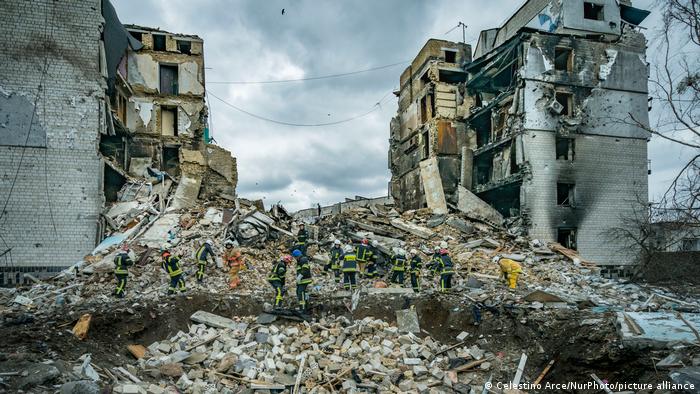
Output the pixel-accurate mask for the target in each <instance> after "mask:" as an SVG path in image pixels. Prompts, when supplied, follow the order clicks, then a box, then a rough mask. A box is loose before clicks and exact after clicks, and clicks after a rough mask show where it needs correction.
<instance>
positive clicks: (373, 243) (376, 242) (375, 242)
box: [372, 239, 379, 248]
mask: <svg viewBox="0 0 700 394" xmlns="http://www.w3.org/2000/svg"><path fill="white" fill-rule="evenodd" d="M372 246H374V247H375V248H376V247H377V246H379V241H377V240H376V239H373V240H372Z"/></svg>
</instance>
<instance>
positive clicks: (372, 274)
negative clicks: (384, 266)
mask: <svg viewBox="0 0 700 394" xmlns="http://www.w3.org/2000/svg"><path fill="white" fill-rule="evenodd" d="M378 247H379V242H377V240H376V239H374V240H372V249H371V251H372V254H371V255H370V257H369V262H367V271H366V273H365V276H366V277H368V278H370V279H374V278H376V277H377V275H378V274H377V263H378V260H379V253H381V252H380V251H379V248H378Z"/></svg>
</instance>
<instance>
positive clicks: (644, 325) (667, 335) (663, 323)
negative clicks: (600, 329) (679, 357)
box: [617, 312, 700, 348]
mask: <svg viewBox="0 0 700 394" xmlns="http://www.w3.org/2000/svg"><path fill="white" fill-rule="evenodd" d="M625 313H626V314H627V316H628V318H630V319H632V320H633V322H634V323H635V324H636V325H637V326H638V327H639V328H640V329H641V334H639V335H637V334H636V333H635V330H634V329H633V328H632V327H630V326H629V323H628V322H627V321H625ZM625 313H623V312H617V326H618V330H619V334H620V336H621V337H622V342H623V344H625V345H626V346H633V347H637V348H646V347H652V348H666V347H668V346H670V345H672V344H674V343H678V342H685V343H696V341H697V338H696V337H695V334H694V333H693V330H691V329H690V328H689V327H688V326H687V325H686V324H685V323H684V322H683V320H681V319H679V318H678V317H676V315H675V314H674V313H672V312H625ZM683 317H684V318H685V319H686V320H687V321H688V322H689V323H690V324H692V325H693V326H695V327H700V313H684V314H683Z"/></svg>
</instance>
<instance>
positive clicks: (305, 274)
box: [292, 250, 313, 312]
mask: <svg viewBox="0 0 700 394" xmlns="http://www.w3.org/2000/svg"><path fill="white" fill-rule="evenodd" d="M292 256H294V258H295V259H296V260H297V270H296V274H297V300H299V310H300V311H302V312H306V310H307V309H308V307H309V305H308V301H309V294H308V293H307V292H306V288H307V287H308V286H309V285H310V284H311V282H313V280H312V279H311V265H310V264H309V258H308V257H306V256H304V255H302V254H301V251H300V250H295V251H294V252H292Z"/></svg>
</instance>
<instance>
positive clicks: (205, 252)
mask: <svg viewBox="0 0 700 394" xmlns="http://www.w3.org/2000/svg"><path fill="white" fill-rule="evenodd" d="M213 254H214V251H213V250H212V248H211V246H210V245H209V244H208V243H204V244H202V246H200V247H199V249H197V254H196V257H197V268H198V269H197V281H199V282H201V281H202V280H203V279H204V267H206V265H207V259H208V258H209V256H212V255H213ZM212 258H213V257H212Z"/></svg>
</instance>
